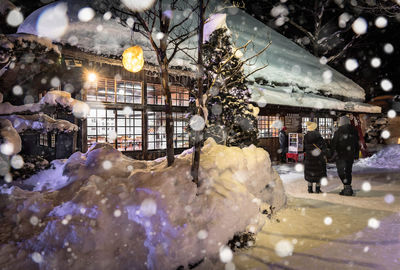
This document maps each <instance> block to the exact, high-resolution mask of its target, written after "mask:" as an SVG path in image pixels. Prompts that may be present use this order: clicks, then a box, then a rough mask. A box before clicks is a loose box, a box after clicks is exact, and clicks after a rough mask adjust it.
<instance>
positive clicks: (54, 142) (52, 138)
mask: <svg viewBox="0 0 400 270" xmlns="http://www.w3.org/2000/svg"><path fill="white" fill-rule="evenodd" d="M51 147H53V148H54V147H56V134H55V133H52V134H51Z"/></svg>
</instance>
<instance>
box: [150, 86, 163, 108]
mask: <svg viewBox="0 0 400 270" xmlns="http://www.w3.org/2000/svg"><path fill="white" fill-rule="evenodd" d="M164 100H165V98H164V96H163V94H162V87H161V85H159V84H147V104H149V105H164V104H165V102H164Z"/></svg>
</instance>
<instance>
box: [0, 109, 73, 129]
mask: <svg viewBox="0 0 400 270" xmlns="http://www.w3.org/2000/svg"><path fill="white" fill-rule="evenodd" d="M0 118H3V119H8V120H9V121H10V122H11V123H12V125H13V127H14V129H15V130H16V131H17V132H18V133H21V132H24V131H26V130H35V131H39V132H50V131H53V130H56V131H60V132H66V133H69V132H76V131H78V126H77V125H75V124H72V123H71V122H69V121H67V120H60V119H54V118H51V117H50V116H48V115H46V114H43V113H40V114H34V115H7V116H0Z"/></svg>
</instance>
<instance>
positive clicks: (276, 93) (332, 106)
mask: <svg viewBox="0 0 400 270" xmlns="http://www.w3.org/2000/svg"><path fill="white" fill-rule="evenodd" d="M250 89H252V96H251V101H253V102H256V103H257V104H258V106H259V107H264V106H268V104H274V105H285V106H292V107H305V108H314V109H325V110H335V111H348V112H359V113H381V107H379V106H374V105H370V104H366V103H361V102H356V101H340V100H338V99H334V98H329V97H324V96H321V95H316V94H312V93H307V94H306V93H301V92H300V93H299V92H294V91H293V89H292V88H290V87H279V88H273V87H265V86H260V85H253V86H250Z"/></svg>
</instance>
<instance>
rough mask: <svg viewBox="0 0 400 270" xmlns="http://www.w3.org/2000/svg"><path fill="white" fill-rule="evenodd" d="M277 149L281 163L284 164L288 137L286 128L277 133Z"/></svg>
mask: <svg viewBox="0 0 400 270" xmlns="http://www.w3.org/2000/svg"><path fill="white" fill-rule="evenodd" d="M279 149H280V152H281V162H286V153H287V152H288V135H287V133H286V127H285V126H284V127H282V129H281V130H280V131H279Z"/></svg>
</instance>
